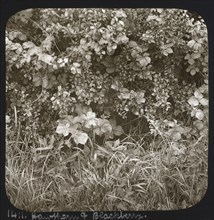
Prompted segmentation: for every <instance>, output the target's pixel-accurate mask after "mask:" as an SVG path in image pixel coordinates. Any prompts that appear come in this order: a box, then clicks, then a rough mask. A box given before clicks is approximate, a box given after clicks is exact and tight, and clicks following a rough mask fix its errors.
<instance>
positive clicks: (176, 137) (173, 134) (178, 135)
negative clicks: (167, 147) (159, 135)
mask: <svg viewBox="0 0 214 220" xmlns="http://www.w3.org/2000/svg"><path fill="white" fill-rule="evenodd" d="M170 137H171V138H172V139H173V140H174V141H178V140H180V139H181V133H180V132H179V131H177V130H174V131H172V132H171V134H170Z"/></svg>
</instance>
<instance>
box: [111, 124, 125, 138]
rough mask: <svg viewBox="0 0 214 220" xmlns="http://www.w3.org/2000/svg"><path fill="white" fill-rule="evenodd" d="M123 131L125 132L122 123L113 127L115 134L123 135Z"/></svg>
mask: <svg viewBox="0 0 214 220" xmlns="http://www.w3.org/2000/svg"><path fill="white" fill-rule="evenodd" d="M123 133H124V131H123V128H122V127H121V126H120V125H118V126H116V127H113V134H114V135H116V136H120V135H122V134H123Z"/></svg>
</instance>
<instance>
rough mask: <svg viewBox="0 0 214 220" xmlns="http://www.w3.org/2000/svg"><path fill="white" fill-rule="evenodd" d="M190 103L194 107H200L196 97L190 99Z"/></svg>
mask: <svg viewBox="0 0 214 220" xmlns="http://www.w3.org/2000/svg"><path fill="white" fill-rule="evenodd" d="M188 103H189V104H190V105H191V106H194V107H195V106H198V105H199V101H198V99H196V98H195V97H194V96H192V97H190V98H189V100H188Z"/></svg>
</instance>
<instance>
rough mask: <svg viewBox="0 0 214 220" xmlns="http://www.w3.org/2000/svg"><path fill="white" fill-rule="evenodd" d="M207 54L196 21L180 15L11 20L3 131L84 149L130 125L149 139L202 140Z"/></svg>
mask: <svg viewBox="0 0 214 220" xmlns="http://www.w3.org/2000/svg"><path fill="white" fill-rule="evenodd" d="M207 46H208V45H207V29H206V26H205V24H204V22H203V20H202V19H201V18H200V17H199V16H196V15H195V14H191V13H189V12H187V11H185V10H177V9H176V10H175V9H112V10H109V9H29V10H25V11H22V12H19V13H17V14H15V15H14V16H12V17H11V18H10V19H9V20H8V24H7V30H6V63H7V75H6V76H7V88H6V89H7V115H8V116H9V117H8V121H7V123H8V125H9V126H14V125H15V126H17V123H19V122H20V126H21V127H22V129H21V131H22V132H24V133H25V134H26V132H28V133H29V134H30V133H32V135H33V132H34V131H35V130H37V131H38V132H39V133H40V134H41V135H44V134H48V133H49V134H53V132H55V130H56V129H57V130H56V131H57V133H59V134H63V135H64V136H67V135H68V134H71V135H72V137H73V138H74V140H75V142H76V143H82V144H85V143H86V142H87V140H88V136H90V135H93V134H95V135H100V136H102V135H105V136H107V137H109V138H111V137H113V135H116V136H120V135H121V134H122V133H123V131H125V132H128V130H129V128H130V127H129V126H130V124H132V123H131V122H130V121H134V120H133V119H135V118H137V117H139V119H143V120H141V121H142V123H144V126H143V129H144V131H145V132H146V131H149V132H150V134H152V135H154V136H157V137H158V136H162V135H164V136H167V137H169V138H172V139H173V140H176V141H177V140H180V139H181V138H182V139H183V138H191V137H198V136H200V135H205V134H206V132H207V123H208V82H207V79H208V53H207V50H208V49H207ZM9 119H10V120H9ZM13 119H14V120H13ZM57 120H59V121H58V124H57ZM115 120H116V122H117V124H118V125H119V126H117V125H116V122H115ZM129 122H130V123H129ZM135 122H136V121H135ZM127 124H129V126H128V127H127ZM121 126H122V127H121ZM122 128H123V129H122Z"/></svg>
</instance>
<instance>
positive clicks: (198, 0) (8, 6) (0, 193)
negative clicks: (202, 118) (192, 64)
mask: <svg viewBox="0 0 214 220" xmlns="http://www.w3.org/2000/svg"><path fill="white" fill-rule="evenodd" d="M75 7H76V8H178V9H186V10H189V11H194V12H197V13H198V14H200V15H201V16H202V18H203V19H204V20H205V22H206V25H207V29H208V40H209V41H208V42H209V157H208V166H209V167H208V189H207V192H206V194H205V196H204V198H203V199H202V200H201V201H200V202H199V203H197V204H196V205H194V206H193V207H191V208H188V209H184V210H176V211H174V210H171V211H143V212H105V213H108V214H110V213H112V216H114V217H115V218H111V219H157V220H162V219H163V220H181V219H182V220H191V219H194V220H212V219H214V170H213V169H214V149H213V143H214V135H213V130H214V129H213V125H214V123H213V117H214V114H213V112H214V111H213V110H214V109H213V107H214V102H213V101H214V96H213V94H214V86H212V85H213V82H214V73H213V66H214V57H213V48H214V45H213V41H214V40H213V39H214V34H213V30H214V1H213V0H129V1H128V0H126V1H125V0H123V1H122V0H1V1H0V13H1V14H0V28H1V32H0V45H1V50H0V59H1V65H0V71H1V72H0V96H1V98H0V125H1V126H0V219H1V220H9V219H26V220H31V219H36V216H37V219H65V220H66V219H79V220H81V219H92V220H98V219H102V218H101V215H102V212H94V213H93V212H72V213H70V212H60V213H57V212H55V213H52V215H51V213H50V212H49V213H48V212H40V213H35V215H33V218H32V214H31V213H30V212H24V211H22V210H19V209H16V208H15V207H13V205H12V204H11V203H10V202H9V199H8V198H7V197H6V192H5V69H6V66H5V62H4V60H5V28H6V23H7V20H8V18H9V17H10V16H12V15H13V14H15V13H16V12H18V11H21V10H24V9H27V8H75ZM8 210H10V215H11V214H12V213H13V214H15V213H16V214H17V217H16V218H14V217H8ZM131 213H135V215H133V216H131V215H129V214H131ZM39 214H41V215H39ZM63 214H66V215H67V218H66V216H65V215H64V218H63ZM97 214H99V217H98V216H97ZM103 214H104V213H103ZM72 215H73V218H72ZM18 216H19V217H18ZM39 216H41V217H42V218H39ZM51 216H52V217H51ZM86 216H87V217H86ZM22 217H23V218H22ZM48 217H49V218H48Z"/></svg>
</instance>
